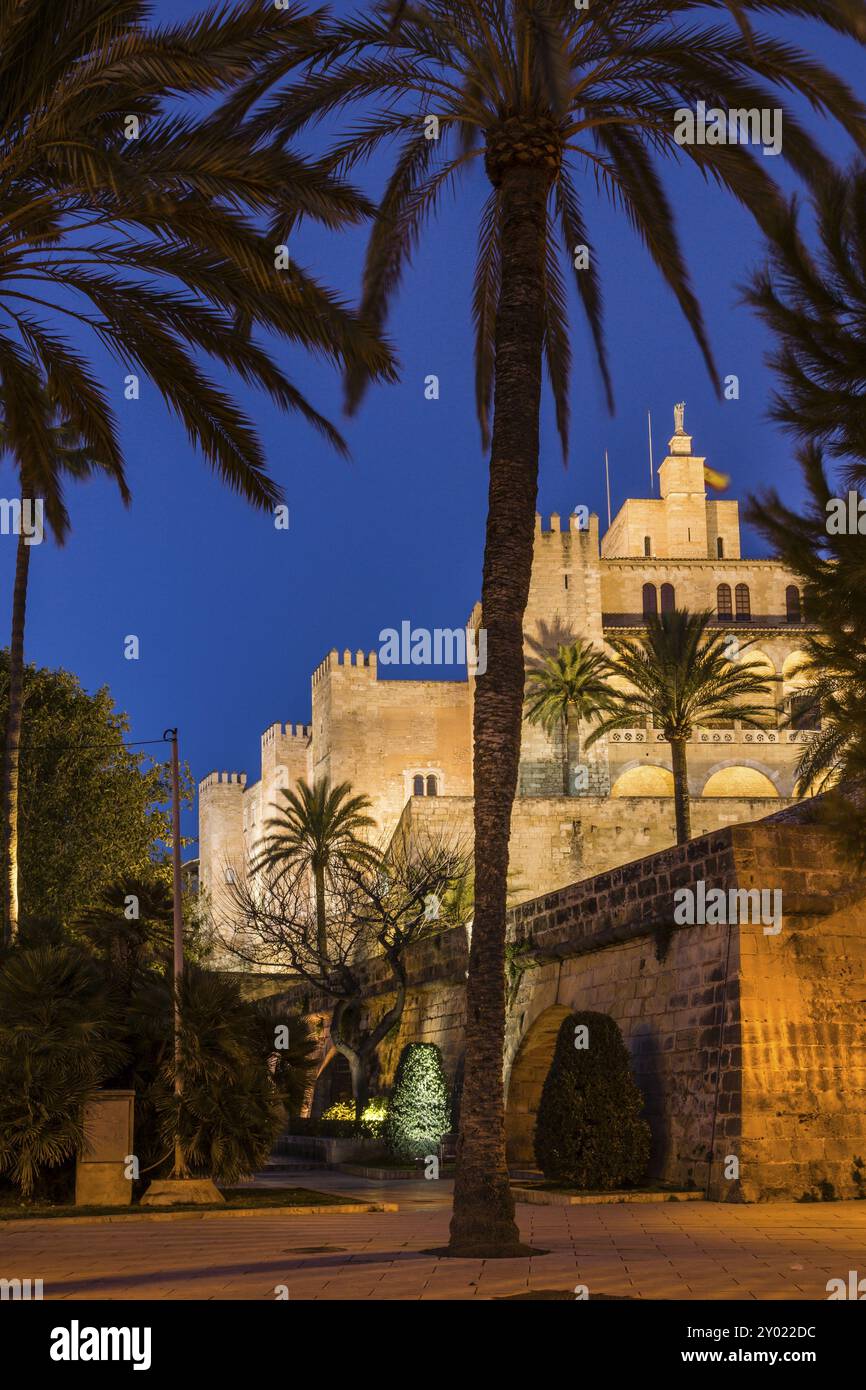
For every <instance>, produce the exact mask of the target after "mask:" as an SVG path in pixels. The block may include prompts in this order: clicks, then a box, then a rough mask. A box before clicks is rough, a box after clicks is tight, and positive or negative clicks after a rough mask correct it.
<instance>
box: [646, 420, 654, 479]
mask: <svg viewBox="0 0 866 1390" xmlns="http://www.w3.org/2000/svg"><path fill="white" fill-rule="evenodd" d="M646 428H647V437H648V439H649V466H650V497H652V495H653V481H654V478H655V475H654V473H653V417H652V415H651V414H650V412H649V411H647V413H646Z"/></svg>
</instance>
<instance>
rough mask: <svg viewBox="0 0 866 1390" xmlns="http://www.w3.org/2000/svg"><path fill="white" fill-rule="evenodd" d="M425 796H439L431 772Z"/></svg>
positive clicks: (436, 783)
mask: <svg viewBox="0 0 866 1390" xmlns="http://www.w3.org/2000/svg"><path fill="white" fill-rule="evenodd" d="M427 795H428V796H438V795H439V783H438V782H437V781H436V778H435V777H434V776H433V774H432V772H431V774H430V776H429V777H428V778H427Z"/></svg>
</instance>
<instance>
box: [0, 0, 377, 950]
mask: <svg viewBox="0 0 866 1390" xmlns="http://www.w3.org/2000/svg"><path fill="white" fill-rule="evenodd" d="M150 9H151V7H150V5H149V4H147V3H145V0H123V3H122V4H115V5H106V4H104V3H102V2H101V0H67V3H64V4H63V5H57V4H55V3H53V0H27V3H25V4H13V3H2V4H0V385H2V392H3V416H4V442H5V444H6V448H7V450H8V452H9V453H10V454H11V455H12V457H13V458H14V461H15V466H16V468H17V469H18V472H19V474H20V476H21V478H22V480H23V483H24V485H25V486H26V488H27V489H28V490H32V493H33V495H34V496H35V497H44V498H45V500H46V505H48V502H49V499H50V497H51V495H52V488H53V481H52V470H53V467H54V462H55V451H54V438H53V436H52V433H51V422H50V420H49V419H47V418H46V414H45V411H44V410H43V407H42V401H43V389H44V385H45V383H48V384H50V389H51V393H52V399H53V402H54V404H55V405H56V407H57V410H58V411H59V413H60V416H61V417H62V419H63V420H64V422H65V426H66V428H68V429H69V431H70V432H71V434H72V436H74V438H75V439H76V440H78V441H80V442H81V446H82V448H83V449H84V450H85V451H86V453H87V455H88V456H89V457H90V458H91V459H96V460H99V466H100V467H101V468H103V469H105V470H106V471H108V472H109V473H110V474H111V475H112V476H113V477H115V478H116V479H117V480H118V481H120V480H121V479H122V476H123V460H122V454H121V449H120V445H119V442H118V437H117V432H116V428H115V421H114V416H113V412H112V408H111V404H110V401H111V399H112V397H113V396H114V395H115V388H114V387H113V385H111V383H110V382H105V381H102V382H100V381H99V380H98V378H97V375H96V373H95V371H94V365H93V362H94V359H93V351H94V349H101V350H104V349H108V351H109V352H110V353H111V354H112V355H113V357H114V358H115V359H116V360H117V361H118V362H119V363H121V364H122V370H123V372H124V373H126V374H129V373H132V374H133V375H136V374H137V373H138V372H143V373H145V374H146V375H147V376H148V377H149V378H150V380H151V381H152V383H153V385H154V387H155V389H156V391H157V393H158V394H159V396H161V397H162V399H163V401H164V402H165V403H166V404H167V405H168V407H169V408H170V409H171V410H172V411H173V412H174V413H175V414H176V415H177V416H178V417H179V418H180V420H181V421H182V422H183V425H184V426H185V428H186V432H187V435H188V437H189V439H190V441H191V442H192V443H193V445H194V446H195V447H196V448H198V449H199V450H200V452H201V453H202V454H203V455H204V457H205V458H206V460H207V461H208V463H209V464H210V465H211V466H212V467H213V468H214V469H216V471H217V472H218V474H219V475H220V476H221V478H222V479H223V480H224V481H225V482H226V483H228V484H229V486H231V487H232V488H234V489H235V490H236V491H237V492H238V493H240V494H241V496H243V497H244V498H246V500H247V501H249V502H250V503H252V504H253V505H254V506H257V507H260V508H264V509H267V508H270V507H272V506H273V505H274V504H275V503H276V502H278V501H279V500H280V495H281V494H280V490H279V488H278V486H277V485H276V483H275V482H274V481H273V480H272V479H271V478H270V477H269V476H268V472H267V468H266V461H265V457H264V452H263V449H262V445H261V443H260V441H259V439H258V437H257V434H256V431H255V429H254V427H253V424H252V422H251V421H250V419H249V418H248V416H247V415H246V414H245V412H244V411H243V410H242V409H241V408H240V407H239V406H238V404H237V403H236V402H235V400H234V399H233V398H232V396H231V395H230V394H229V393H228V392H227V391H226V390H225V389H224V388H223V387H222V386H221V385H220V384H219V382H218V381H217V380H215V379H214V378H213V377H212V376H211V374H210V372H209V370H208V369H207V367H206V365H205V362H206V361H207V360H209V361H210V363H211V364H214V365H216V364H218V365H219V367H220V368H221V369H225V370H228V371H229V372H232V373H235V374H236V375H237V376H239V377H240V378H241V379H242V380H243V381H244V382H245V383H246V384H247V385H249V386H252V387H255V388H260V389H262V390H263V391H265V392H266V393H267V394H268V395H269V396H270V397H271V398H272V400H273V401H274V402H275V403H276V404H277V405H278V406H279V407H280V408H283V409H287V410H296V411H299V412H300V413H301V415H303V417H304V418H305V419H307V420H308V421H309V422H310V423H311V424H312V425H313V426H314V427H316V428H317V429H319V430H321V431H322V432H323V433H324V434H325V436H326V437H327V438H328V439H329V440H330V441H331V442H332V443H333V444H334V445H336V446H337V447H338V448H344V445H343V441H342V439H341V437H340V435H339V434H338V432H337V431H336V430H335V429H334V428H333V426H332V425H330V424H329V422H328V421H327V420H326V419H324V417H323V416H322V415H320V414H319V412H318V411H317V410H315V408H314V407H313V406H312V405H311V404H310V402H309V401H308V400H307V399H306V398H305V397H304V395H303V394H302V393H301V392H300V391H299V390H298V388H297V387H296V386H294V385H293V384H292V382H291V381H290V380H289V378H288V377H287V375H286V374H285V372H284V371H283V370H282V369H281V367H279V366H278V365H277V364H276V362H275V361H274V360H273V358H272V356H271V355H269V353H268V352H266V351H265V350H264V349H263V348H262V347H261V346H260V345H259V344H258V343H257V342H256V340H255V338H254V336H253V333H254V330H255V329H256V328H261V329H265V330H268V331H270V332H271V333H273V334H275V335H277V336H279V337H280V338H282V339H284V340H285V341H286V342H287V343H291V344H294V345H300V346H302V347H304V348H307V349H309V350H311V351H313V352H315V353H317V354H319V355H321V356H323V357H324V358H326V359H328V360H330V361H332V362H334V363H336V364H337V365H339V366H340V367H341V368H347V367H349V366H351V367H352V368H353V369H357V368H359V367H360V366H361V365H363V369H364V371H365V372H366V371H368V370H369V371H372V372H373V374H374V375H376V374H379V373H382V374H385V375H390V374H391V360H390V355H389V353H388V351H387V349H386V348H385V347H384V346H382V344H381V343H380V342H379V341H378V340H377V339H376V338H375V335H373V334H372V333H371V332H370V331H369V330H368V329H367V328H366V327H365V326H364V325H363V324H362V323H361V321H360V320H359V319H358V317H357V316H356V315H354V314H352V313H351V312H349V311H348V309H347V308H346V306H345V305H344V304H343V303H342V302H341V301H340V300H339V299H338V298H336V297H335V296H334V295H332V294H331V293H329V292H328V291H327V290H326V289H324V288H323V287H322V286H321V285H320V284H318V283H317V282H316V280H315V279H314V278H313V277H312V276H311V275H309V274H308V273H307V272H305V271H304V270H303V269H302V268H301V267H300V266H298V265H295V264H292V265H291V266H288V267H287V268H285V269H283V268H282V266H283V263H284V262H283V258H282V257H281V256H275V254H274V248H273V246H272V245H271V244H270V243H269V242H267V241H264V240H263V238H262V235H261V229H260V225H259V224H260V221H261V218H262V216H263V215H264V214H266V213H269V212H271V211H272V210H273V208H274V207H277V206H278V207H279V208H280V209H281V211H282V214H283V217H284V221H285V225H286V228H287V229H289V228H291V227H293V226H294V225H295V223H296V222H297V221H298V220H299V219H300V218H302V217H310V218H313V219H315V220H317V221H318V222H320V223H322V224H323V225H324V226H327V227H337V226H342V225H344V224H345V223H347V222H357V221H358V220H359V219H361V218H362V217H364V216H365V215H366V213H367V210H368V205H367V203H366V201H365V200H364V199H363V198H362V197H361V196H360V195H359V194H357V193H356V192H355V191H353V190H352V189H350V188H347V187H345V186H343V185H342V184H341V183H340V182H339V181H338V180H337V179H336V178H335V177H334V175H333V173H332V172H331V171H329V170H327V169H325V168H323V167H322V166H321V165H320V164H316V163H315V162H304V161H303V160H301V159H300V158H299V157H298V156H297V155H295V154H294V153H293V152H292V151H291V150H287V149H281V148H280V149H278V148H276V147H271V148H264V147H260V146H258V145H257V143H256V141H255V139H254V137H252V136H251V135H250V133H249V132H247V131H245V130H241V129H240V128H237V129H234V130H226V129H224V128H223V127H222V126H220V125H218V123H217V118H216V115H215V112H214V110H213V104H214V99H216V98H218V97H220V96H224V95H225V93H226V92H228V91H230V90H231V89H232V88H233V87H234V86H235V85H236V84H237V83H238V82H240V81H242V80H245V79H248V78H249V77H250V75H251V73H252V72H254V71H255V68H256V66H257V64H258V63H259V62H260V61H261V60H262V58H263V57H264V56H265V55H268V56H273V55H275V54H287V53H288V51H289V48H290V47H291V48H292V51H294V50H295V49H296V47H297V44H298V43H299V41H300V40H301V38H302V37H303V36H305V35H307V34H311V33H312V32H313V31H314V29H315V26H316V22H317V21H316V20H315V18H309V17H305V16H303V15H302V14H301V12H300V11H299V9H298V8H297V7H293V8H291V9H289V10H277V9H276V8H275V7H259V6H252V5H248V4H236V5H234V6H232V7H225V6H222V5H220V6H217V5H213V6H212V7H211V8H210V9H208V10H206V11H204V12H203V13H201V14H200V15H198V16H196V17H195V18H194V19H191V20H189V21H186V22H183V23H178V24H168V25H165V26H163V27H160V28H158V29H157V28H151V27H150V26H149V17H150ZM291 61H292V60H291V59H290V58H288V57H287V59H286V62H287V65H291ZM185 101H186V106H185V105H184V102H185ZM187 107H188V109H186V108H187ZM22 581H23V576H21V575H20V574H19V583H18V586H17V587H18V593H19V597H22V595H23V591H22V588H21V582H22ZM21 616H23V612H22V613H21ZM12 732H13V734H14V730H13V731H12ZM13 742H14V739H13ZM6 781H7V785H8V781H9V778H8V772H7V778H6ZM8 816H9V812H8V810H7V820H8ZM6 852H7V855H8V844H7V847H6ZM10 881H11V874H7V875H6V890H5V892H4V895H3V896H4V905H5V921H6V928H7V931H8V930H9V929H10V927H11V928H12V929H13V930H14V927H15V906H14V900H13V894H12V893H11V891H10V887H9V884H10Z"/></svg>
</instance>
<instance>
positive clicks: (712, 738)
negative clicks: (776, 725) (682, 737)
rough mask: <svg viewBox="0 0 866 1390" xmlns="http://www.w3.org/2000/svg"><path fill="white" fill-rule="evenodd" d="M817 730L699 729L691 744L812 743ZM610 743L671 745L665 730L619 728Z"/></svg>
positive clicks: (736, 727)
mask: <svg viewBox="0 0 866 1390" xmlns="http://www.w3.org/2000/svg"><path fill="white" fill-rule="evenodd" d="M817 732H818V730H817V729H750V728H744V727H742V726H740V725H736V726H735V727H734V728H733V729H695V731H694V733H693V734H692V737H691V739H690V740H689V742H690V743H712V744H717V743H719V744H720V743H734V744H740V743H745V744H763V745H764V746H766V745H767V744H771V743H775V744H790V743H800V744H803V743H810V742H811V740H812V739H813V738H814V737H815V735H816V734H817ZM607 741H608V743H609V744H611V745H614V746H621V745H623V746H627V745H630V744H635V743H667V739H666V738H665V736H664V734H663V733H662V731H661V729H615V730H614V732H613V733H610V734H608V736H607Z"/></svg>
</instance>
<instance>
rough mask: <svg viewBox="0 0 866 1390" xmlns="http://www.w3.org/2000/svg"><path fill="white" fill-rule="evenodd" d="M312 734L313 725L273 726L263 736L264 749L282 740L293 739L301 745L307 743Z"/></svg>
mask: <svg viewBox="0 0 866 1390" xmlns="http://www.w3.org/2000/svg"><path fill="white" fill-rule="evenodd" d="M312 732H313V726H312V724H279V723H278V724H271V725H269V726H268V728H267V729H265V731H264V733H263V734H262V748H263V749H264V748H268V747H270V745H271V744H272V743H276V742H277V741H278V740H280V739H293V740H296V741H297V742H299V743H306V742H307V741H308V739H309V738H310V735H311V734H312Z"/></svg>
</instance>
